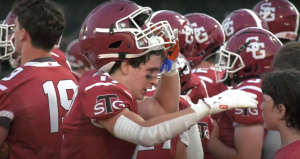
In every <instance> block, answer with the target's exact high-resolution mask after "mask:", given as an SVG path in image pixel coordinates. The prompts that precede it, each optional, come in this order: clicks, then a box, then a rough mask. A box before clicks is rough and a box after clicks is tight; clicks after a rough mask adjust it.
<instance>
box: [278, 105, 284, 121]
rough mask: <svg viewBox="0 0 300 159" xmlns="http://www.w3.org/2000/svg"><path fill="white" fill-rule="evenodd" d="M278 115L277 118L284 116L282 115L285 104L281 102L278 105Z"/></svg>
mask: <svg viewBox="0 0 300 159" xmlns="http://www.w3.org/2000/svg"><path fill="white" fill-rule="evenodd" d="M277 108H278V110H279V111H278V117H279V119H283V118H284V115H285V106H284V105H283V104H279V105H278V107H277Z"/></svg>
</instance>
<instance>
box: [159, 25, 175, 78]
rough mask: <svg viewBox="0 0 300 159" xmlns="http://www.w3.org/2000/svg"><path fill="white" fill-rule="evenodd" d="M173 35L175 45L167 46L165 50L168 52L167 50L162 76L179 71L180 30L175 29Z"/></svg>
mask: <svg viewBox="0 0 300 159" xmlns="http://www.w3.org/2000/svg"><path fill="white" fill-rule="evenodd" d="M173 34H174V37H175V39H172V41H175V43H173V44H166V45H165V48H168V49H167V50H165V54H166V57H167V58H166V59H165V61H164V62H163V64H162V68H161V72H162V74H164V75H169V76H171V75H173V74H175V73H176V71H177V69H178V68H179V65H178V60H177V59H178V56H179V41H178V29H174V30H173Z"/></svg>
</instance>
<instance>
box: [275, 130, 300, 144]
mask: <svg viewBox="0 0 300 159" xmlns="http://www.w3.org/2000/svg"><path fill="white" fill-rule="evenodd" d="M279 133H280V136H281V147H285V146H287V145H289V144H291V143H293V142H295V141H298V140H300V131H297V130H296V129H294V128H288V127H287V126H286V125H283V126H282V128H281V129H279Z"/></svg>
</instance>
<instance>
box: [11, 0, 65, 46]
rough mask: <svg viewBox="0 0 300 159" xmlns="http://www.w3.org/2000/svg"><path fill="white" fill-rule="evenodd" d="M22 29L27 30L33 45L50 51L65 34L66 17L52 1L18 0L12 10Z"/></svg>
mask: <svg viewBox="0 0 300 159" xmlns="http://www.w3.org/2000/svg"><path fill="white" fill-rule="evenodd" d="M12 12H13V13H14V14H16V15H17V18H18V21H19V23H20V29H23V28H24V29H25V30H26V31H27V32H28V33H29V36H30V38H31V42H32V45H33V46H34V47H36V48H41V49H43V50H45V51H50V50H51V49H52V48H53V47H54V45H55V43H56V42H57V41H58V40H59V38H60V36H61V35H62V34H63V31H64V28H65V26H66V21H65V16H64V13H63V11H62V10H61V9H60V7H59V6H58V5H57V4H56V3H55V2H52V1H50V0H17V1H16V2H15V3H14V5H13V8H12Z"/></svg>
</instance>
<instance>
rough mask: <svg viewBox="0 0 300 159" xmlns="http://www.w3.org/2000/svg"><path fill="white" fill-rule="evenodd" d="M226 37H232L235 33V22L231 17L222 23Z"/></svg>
mask: <svg viewBox="0 0 300 159" xmlns="http://www.w3.org/2000/svg"><path fill="white" fill-rule="evenodd" d="M222 26H223V29H224V31H225V34H226V36H231V35H232V34H233V33H234V28H233V21H232V20H231V19H230V17H228V18H226V19H225V20H224V22H223V23H222Z"/></svg>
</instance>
